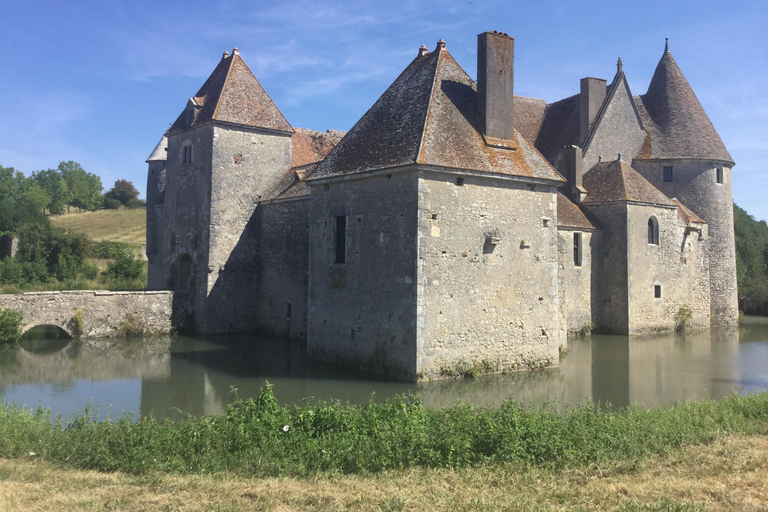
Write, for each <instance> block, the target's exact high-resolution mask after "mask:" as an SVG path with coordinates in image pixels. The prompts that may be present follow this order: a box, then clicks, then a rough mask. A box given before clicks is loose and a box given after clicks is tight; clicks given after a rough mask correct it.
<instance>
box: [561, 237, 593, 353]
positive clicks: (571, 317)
mask: <svg viewBox="0 0 768 512" xmlns="http://www.w3.org/2000/svg"><path fill="white" fill-rule="evenodd" d="M576 233H579V234H581V243H582V251H581V265H580V266H579V265H577V264H576V262H575V261H574V251H573V244H574V234H576ZM557 235H558V258H559V268H558V293H559V295H560V310H561V321H562V322H563V323H562V325H561V326H560V328H561V330H565V331H566V333H568V334H574V333H577V332H580V331H581V330H582V329H583V328H584V327H585V326H590V325H592V324H596V323H597V318H596V315H595V317H594V318H593V307H594V306H596V305H597V302H598V298H597V296H596V295H597V290H598V288H597V280H598V279H599V278H600V276H599V275H598V273H597V272H596V271H595V270H596V269H597V267H598V265H594V266H593V265H592V260H593V258H598V257H599V256H600V254H601V250H602V248H601V247H600V241H601V235H600V233H599V232H596V231H580V230H578V229H575V228H574V229H572V228H558V232H557ZM566 340H567V337H564V339H561V341H562V346H563V348H565V346H566Z"/></svg>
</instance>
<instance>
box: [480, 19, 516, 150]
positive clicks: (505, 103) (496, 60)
mask: <svg viewBox="0 0 768 512" xmlns="http://www.w3.org/2000/svg"><path fill="white" fill-rule="evenodd" d="M514 60H515V40H514V39H513V38H511V37H509V36H508V35H507V34H502V33H500V32H495V31H494V32H484V33H482V34H479V35H478V36H477V114H478V118H479V120H480V127H479V128H480V131H481V132H482V133H483V135H485V136H486V137H492V138H496V139H511V138H512V129H513V123H512V114H513V110H512V102H513V98H514V88H513V85H514Z"/></svg>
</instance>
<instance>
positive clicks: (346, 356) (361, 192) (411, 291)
mask: <svg viewBox="0 0 768 512" xmlns="http://www.w3.org/2000/svg"><path fill="white" fill-rule="evenodd" d="M417 212H418V177H417V175H416V173H412V172H411V173H397V174H391V175H379V176H375V177H369V178H364V179H354V180H344V181H336V182H331V183H327V187H326V185H324V184H312V185H311V194H310V250H309V258H310V260H309V266H310V272H309V304H308V307H309V323H308V326H307V351H308V353H309V356H310V357H314V358H317V359H323V360H326V361H331V362H335V363H339V364H342V365H345V366H351V367H357V368H364V369H366V370H369V371H374V372H379V373H383V374H387V375H390V376H392V377H399V378H404V379H410V380H415V379H416V378H417V367H416V286H417V284H416V279H417V276H416V274H417V270H416V264H417V247H416V240H417V236H418V226H419V219H418V218H417ZM339 216H346V217H347V229H346V263H345V264H335V263H333V261H334V249H335V240H336V237H335V232H336V217H339Z"/></svg>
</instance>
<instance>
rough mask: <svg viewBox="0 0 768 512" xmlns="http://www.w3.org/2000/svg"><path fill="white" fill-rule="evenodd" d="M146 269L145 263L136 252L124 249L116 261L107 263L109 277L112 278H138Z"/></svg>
mask: <svg viewBox="0 0 768 512" xmlns="http://www.w3.org/2000/svg"><path fill="white" fill-rule="evenodd" d="M143 270H144V263H143V262H142V261H141V260H140V259H139V258H138V257H136V255H135V254H133V253H132V252H128V251H122V252H120V253H118V254H117V256H116V257H115V261H113V262H110V263H108V264H107V277H108V278H111V279H137V278H139V277H140V276H141V273H142V272H143Z"/></svg>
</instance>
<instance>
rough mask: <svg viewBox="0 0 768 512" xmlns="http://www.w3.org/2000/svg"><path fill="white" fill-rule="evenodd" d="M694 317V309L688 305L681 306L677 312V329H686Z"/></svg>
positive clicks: (679, 330)
mask: <svg viewBox="0 0 768 512" xmlns="http://www.w3.org/2000/svg"><path fill="white" fill-rule="evenodd" d="M691 318H693V311H691V308H689V307H688V306H681V307H680V309H679V310H677V313H676V314H675V330H676V331H677V332H681V331H684V330H685V329H686V327H688V323H689V322H690V321H691Z"/></svg>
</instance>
